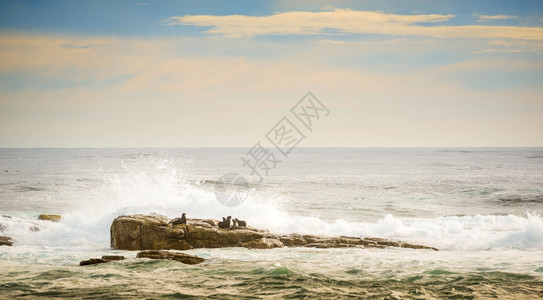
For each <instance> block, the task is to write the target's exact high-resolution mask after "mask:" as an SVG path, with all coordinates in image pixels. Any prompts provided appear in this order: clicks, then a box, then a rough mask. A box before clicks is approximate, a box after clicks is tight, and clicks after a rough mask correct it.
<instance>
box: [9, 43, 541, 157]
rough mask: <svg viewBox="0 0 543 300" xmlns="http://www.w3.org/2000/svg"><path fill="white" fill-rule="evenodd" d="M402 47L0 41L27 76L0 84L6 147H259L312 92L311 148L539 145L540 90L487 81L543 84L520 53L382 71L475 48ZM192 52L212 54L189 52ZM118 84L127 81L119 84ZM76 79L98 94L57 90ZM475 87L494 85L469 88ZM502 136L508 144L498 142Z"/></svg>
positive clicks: (14, 67) (16, 70)
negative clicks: (316, 123) (323, 112)
mask: <svg viewBox="0 0 543 300" xmlns="http://www.w3.org/2000/svg"><path fill="white" fill-rule="evenodd" d="M404 40H405V41H404ZM404 40H402V39H391V40H390V41H389V42H390V43H401V44H397V45H395V46H393V47H391V46H390V44H385V43H382V41H368V40H366V41H361V42H359V43H356V44H350V45H349V44H348V45H346V46H342V45H341V44H338V45H330V44H329V43H326V42H323V43H319V42H314V43H306V42H304V41H301V42H293V43H291V44H289V45H288V46H285V47H286V48H289V52H288V53H280V54H277V53H276V55H263V56H258V57H252V56H243V54H242V53H241V54H240V52H235V51H229V52H233V53H234V54H233V55H225V54H224V53H223V52H224V49H243V50H244V51H245V50H247V49H249V50H250V51H251V52H259V51H255V49H258V50H260V49H262V48H269V49H274V51H278V50H277V49H279V48H280V47H282V46H283V45H282V44H281V43H277V42H274V41H269V40H267V39H266V40H265V41H262V40H259V39H247V40H243V41H241V42H242V43H240V40H237V39H236V40H228V39H216V38H213V37H210V38H199V39H193V38H164V39H161V38H153V39H138V38H120V37H119V38H116V39H109V38H101V37H81V36H80V37H77V36H51V35H30V34H28V35H17V34H11V35H10V34H5V35H0V49H2V51H0V58H1V60H0V74H2V75H4V76H5V77H10V76H11V75H13V74H20V73H22V74H24V77H23V79H22V80H23V81H24V84H25V86H24V87H23V88H22V89H8V88H6V89H3V88H4V87H7V86H8V85H9V84H10V82H11V81H6V82H4V83H3V84H2V85H0V141H2V146H34V147H37V146H42V147H43V146H51V147H54V146H57V147H58V146H80V147H85V146H95V147H116V146H117V147H119V146H125V147H130V146H132V147H133V146H147V147H150V146H155V147H156V146H170V147H188V146H249V147H250V146H252V145H254V142H256V141H257V140H258V139H260V138H262V134H263V133H265V132H267V130H269V126H273V124H275V123H276V122H277V120H278V118H280V117H282V116H283V115H284V114H285V113H287V112H288V109H289V108H290V107H291V106H292V105H293V104H294V103H295V101H296V100H298V99H299V97H301V96H303V94H305V92H307V90H311V91H312V92H313V93H315V95H316V96H318V97H319V99H321V100H322V101H323V103H325V105H327V106H328V107H329V108H330V110H332V112H333V114H331V117H330V119H327V120H326V125H325V126H322V127H320V128H319V130H318V132H317V131H315V132H316V134H315V135H313V136H312V139H311V140H309V139H308V141H307V142H308V143H307V144H304V146H323V145H330V146H372V145H373V146H425V145H426V146H451V145H452V146H454V145H475V146H477V145H479V146H481V145H483V146H484V145H486V146H489V145H490V146H491V145H521V146H522V145H535V146H538V145H539V146H540V145H542V144H543V140H542V138H541V136H540V134H539V131H537V130H534V128H542V127H541V126H543V118H541V114H542V112H543V106H542V105H543V104H542V103H541V101H540V95H541V88H540V87H539V85H538V83H539V82H536V83H534V84H532V85H525V84H522V85H519V86H511V85H505V87H503V85H504V84H502V82H501V81H498V82H496V83H493V82H492V81H493V80H495V79H493V78H495V77H493V76H495V75H497V76H498V77H500V76H506V78H507V79H508V80H509V79H510V78H517V77H518V78H526V76H532V75H531V74H536V76H538V75H537V74H540V73H541V70H543V66H542V65H540V64H535V63H534V62H533V61H532V60H530V57H528V58H527V59H526V60H523V57H522V56H521V55H514V56H513V59H510V58H511V57H512V56H507V57H505V56H503V57H502V56H500V57H499V58H495V60H492V61H490V60H485V56H484V55H477V56H470V57H471V58H472V59H473V60H472V61H466V62H464V63H463V64H454V65H447V66H445V67H435V66H434V65H430V66H428V65H425V66H422V67H421V66H416V67H411V66H407V67H405V68H404V67H401V66H399V65H400V63H398V62H395V61H393V62H390V63H383V62H375V59H374V58H377V57H379V56H381V55H384V56H385V57H390V56H394V57H397V56H400V55H401V57H402V60H403V61H404V62H406V63H407V64H409V63H412V62H411V58H413V57H417V56H426V55H425V54H424V53H438V52H439V51H443V49H447V48H449V49H451V48H454V47H460V46H462V47H464V44H468V43H460V44H461V45H458V44H459V43H457V42H456V41H454V40H447V41H444V42H443V43H435V44H424V45H418V44H416V41H413V39H404ZM422 41H425V40H422ZM332 43H333V42H332ZM480 43H484V44H485V46H486V45H488V41H485V42H480ZM499 44H500V42H497V43H496V45H495V46H494V47H493V48H497V47H499V46H502V45H499ZM62 45H76V46H78V47H68V48H67V47H63V46H62ZM84 45H93V46H94V47H92V48H81V46H84ZM186 45H190V46H191V47H190V48H191V49H204V48H205V49H216V52H211V51H210V52H205V51H198V53H196V54H194V53H186V52H182V51H186V48H187V47H186ZM232 45H235V47H237V48H235V47H234V46H232ZM184 46H185V47H184ZM229 47H232V48H229ZM489 48H491V47H489ZM454 49H457V48H454ZM462 49H465V48H462ZM468 49H471V48H468ZM424 51H428V52H424ZM217 53H220V54H217ZM410 55H413V56H410ZM335 58H341V60H347V61H348V63H347V64H346V63H342V62H340V63H338V62H337V61H335V60H334V59H335ZM360 58H366V59H367V60H371V61H372V63H377V67H376V68H372V66H371V65H368V64H367V63H365V62H361V61H358V59H360ZM508 58H509V59H508ZM7 62H9V64H7ZM522 62H524V63H522ZM509 73H510V74H509ZM504 74H505V75H504ZM507 74H509V75H507ZM120 75H126V76H125V77H122V80H118V77H119V76H120ZM522 75H524V77H523V76H522ZM74 78H75V79H82V80H83V81H85V83H86V82H92V85H86V84H75V85H72V86H62V87H59V86H58V85H57V80H60V79H74ZM48 80H49V83H50V86H48V85H47V83H48V82H47V81H48ZM522 80H525V79H522ZM478 81H490V82H491V83H492V86H491V87H489V88H487V89H481V88H479V89H471V87H470V86H468V85H467V83H469V84H471V83H472V82H473V83H477V82H478ZM41 82H45V83H46V84H43V85H42V84H41ZM529 83H530V82H528V84H529ZM513 118H515V119H518V120H519V121H511V120H512V119H513ZM321 129H322V130H321ZM496 132H499V133H500V135H496V136H493V134H495V133H496ZM519 133H520V134H522V136H519Z"/></svg>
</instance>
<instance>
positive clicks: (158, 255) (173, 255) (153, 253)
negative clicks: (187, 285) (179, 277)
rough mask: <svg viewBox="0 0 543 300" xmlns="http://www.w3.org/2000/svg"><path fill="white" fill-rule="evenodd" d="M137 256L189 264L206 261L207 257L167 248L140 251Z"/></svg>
mask: <svg viewBox="0 0 543 300" xmlns="http://www.w3.org/2000/svg"><path fill="white" fill-rule="evenodd" d="M137 258H150V259H169V260H175V261H178V262H182V263H184V264H189V265H195V264H199V263H201V262H204V261H205V258H202V257H199V256H195V255H190V254H186V253H182V252H176V251H166V250H144V251H141V252H139V253H138V255H137Z"/></svg>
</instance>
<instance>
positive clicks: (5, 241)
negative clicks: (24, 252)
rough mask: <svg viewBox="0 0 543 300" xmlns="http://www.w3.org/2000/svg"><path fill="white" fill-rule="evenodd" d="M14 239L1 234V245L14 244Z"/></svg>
mask: <svg viewBox="0 0 543 300" xmlns="http://www.w3.org/2000/svg"><path fill="white" fill-rule="evenodd" d="M12 245H13V240H12V239H11V238H10V237H9V236H3V235H2V236H0V246H12Z"/></svg>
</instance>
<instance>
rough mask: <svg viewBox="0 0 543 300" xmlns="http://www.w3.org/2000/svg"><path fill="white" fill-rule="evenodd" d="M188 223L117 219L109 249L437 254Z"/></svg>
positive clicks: (377, 242)
mask: <svg viewBox="0 0 543 300" xmlns="http://www.w3.org/2000/svg"><path fill="white" fill-rule="evenodd" d="M187 223H188V224H179V225H175V226H174V225H172V224H171V223H170V220H169V219H168V218H166V217H164V216H160V215H150V216H148V215H130V216H120V217H118V218H116V219H115V220H114V221H113V223H112V224H111V247H113V248H114V249H123V250H164V249H172V250H187V249H193V248H223V247H246V248H251V249H271V248H281V247H284V246H287V247H315V248H352V247H356V248H387V247H401V248H412V249H431V250H436V251H437V249H436V248H433V247H427V246H423V245H415V244H409V243H403V242H395V241H391V240H387V239H381V238H371V237H367V238H360V237H348V236H340V237H322V236H316V235H300V234H286V235H275V234H273V233H270V232H266V231H262V230H258V229H255V228H238V229H235V230H232V229H222V228H218V227H217V225H216V224H218V221H216V220H201V219H189V220H187Z"/></svg>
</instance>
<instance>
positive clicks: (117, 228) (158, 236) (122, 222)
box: [110, 215, 192, 250]
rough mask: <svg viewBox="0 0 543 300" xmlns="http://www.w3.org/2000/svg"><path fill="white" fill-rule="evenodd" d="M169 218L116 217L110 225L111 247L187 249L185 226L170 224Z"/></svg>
mask: <svg viewBox="0 0 543 300" xmlns="http://www.w3.org/2000/svg"><path fill="white" fill-rule="evenodd" d="M168 223H169V219H168V218H166V217H164V216H158V215H151V216H146V215H132V216H121V217H118V218H116V219H115V220H114V221H113V224H112V225H111V229H110V233H111V247H113V248H114V249H124V250H147V249H150V250H161V249H177V250H187V249H191V248H192V247H191V246H190V245H189V244H188V243H187V242H186V241H185V240H184V238H185V235H186V234H187V226H189V225H185V224H180V225H176V226H172V225H171V224H168Z"/></svg>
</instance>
